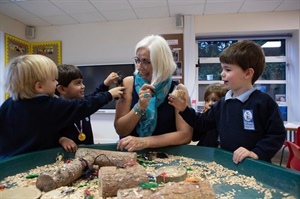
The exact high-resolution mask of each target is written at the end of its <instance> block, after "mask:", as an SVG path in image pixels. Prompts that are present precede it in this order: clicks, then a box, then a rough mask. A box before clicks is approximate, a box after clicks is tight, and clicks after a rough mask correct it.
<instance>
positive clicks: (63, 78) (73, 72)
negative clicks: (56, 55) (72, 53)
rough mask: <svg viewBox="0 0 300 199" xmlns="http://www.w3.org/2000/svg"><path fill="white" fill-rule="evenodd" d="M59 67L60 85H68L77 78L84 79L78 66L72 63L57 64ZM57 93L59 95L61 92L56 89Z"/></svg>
mask: <svg viewBox="0 0 300 199" xmlns="http://www.w3.org/2000/svg"><path fill="white" fill-rule="evenodd" d="M57 69H58V79H57V81H58V85H62V86H64V87H67V86H68V85H69V84H70V83H71V81H73V80H75V79H83V77H82V73H81V71H80V69H79V68H78V67H77V66H74V65H71V64H61V65H58V66H57ZM55 94H56V95H59V92H58V91H57V90H56V91H55Z"/></svg>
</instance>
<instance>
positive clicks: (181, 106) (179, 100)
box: [168, 94, 186, 111]
mask: <svg viewBox="0 0 300 199" xmlns="http://www.w3.org/2000/svg"><path fill="white" fill-rule="evenodd" d="M168 100H169V104H171V105H172V106H174V107H175V108H176V109H177V110H179V111H184V110H185V109H186V99H185V97H182V96H181V97H177V96H174V95H173V94H169V97H168Z"/></svg>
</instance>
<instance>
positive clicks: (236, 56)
mask: <svg viewBox="0 0 300 199" xmlns="http://www.w3.org/2000/svg"><path fill="white" fill-rule="evenodd" d="M220 62H221V63H225V64H235V65H238V66H239V67H241V68H242V69H243V70H244V71H246V70H247V69H248V68H252V69H253V70H254V74H253V78H252V84H254V83H255V81H256V80H258V78H259V77H260V76H261V74H262V73H263V71H264V69H265V66H266V61H265V54H264V51H263V50H262V48H261V46H260V45H259V44H257V43H255V42H253V41H248V40H244V41H239V42H236V43H234V44H232V45H231V46H229V47H227V48H226V49H225V50H224V51H223V52H222V53H221V55H220Z"/></svg>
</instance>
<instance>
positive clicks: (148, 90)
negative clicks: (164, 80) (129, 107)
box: [138, 84, 155, 110]
mask: <svg viewBox="0 0 300 199" xmlns="http://www.w3.org/2000/svg"><path fill="white" fill-rule="evenodd" d="M154 89H155V88H154V86H151V85H150V84H144V85H143V86H142V87H141V89H140V91H139V102H138V103H139V107H140V109H141V110H146V109H147V107H148V104H149V101H150V99H151V97H152V95H154V94H155V93H154Z"/></svg>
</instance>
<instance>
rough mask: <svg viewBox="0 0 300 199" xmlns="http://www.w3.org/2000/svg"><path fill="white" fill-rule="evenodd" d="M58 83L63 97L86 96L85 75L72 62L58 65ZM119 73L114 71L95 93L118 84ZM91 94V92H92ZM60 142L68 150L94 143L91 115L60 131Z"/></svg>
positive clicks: (58, 90)
mask: <svg viewBox="0 0 300 199" xmlns="http://www.w3.org/2000/svg"><path fill="white" fill-rule="evenodd" d="M57 67H58V79H57V81H58V85H57V87H56V94H57V95H58V96H59V97H61V98H63V99H69V100H71V99H81V98H83V97H84V89H85V86H84V84H83V76H82V73H81V71H80V69H79V68H78V67H77V66H74V65H70V64H62V65H58V66H57ZM118 78H119V75H118V74H117V73H115V72H112V73H111V74H110V75H109V76H108V77H107V78H106V79H105V80H104V82H103V83H101V84H100V85H99V87H98V88H96V90H95V92H94V93H100V92H105V91H108V90H109V86H110V85H112V84H116V82H117V79H118ZM90 95H91V94H90ZM60 135H61V137H60V138H59V141H58V142H59V144H60V145H61V146H62V147H63V148H64V149H65V150H66V151H68V152H76V151H77V148H78V146H77V145H79V144H94V136H93V131H92V126H91V121H90V116H87V117H85V118H82V119H81V120H80V121H76V122H74V123H73V124H71V125H69V126H67V127H66V128H64V129H63V130H62V131H61V132H60Z"/></svg>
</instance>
